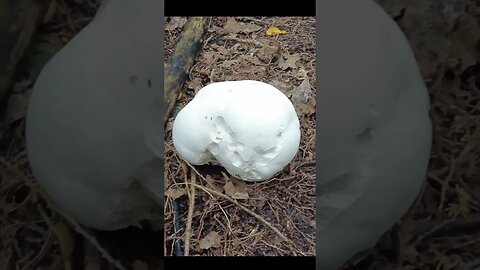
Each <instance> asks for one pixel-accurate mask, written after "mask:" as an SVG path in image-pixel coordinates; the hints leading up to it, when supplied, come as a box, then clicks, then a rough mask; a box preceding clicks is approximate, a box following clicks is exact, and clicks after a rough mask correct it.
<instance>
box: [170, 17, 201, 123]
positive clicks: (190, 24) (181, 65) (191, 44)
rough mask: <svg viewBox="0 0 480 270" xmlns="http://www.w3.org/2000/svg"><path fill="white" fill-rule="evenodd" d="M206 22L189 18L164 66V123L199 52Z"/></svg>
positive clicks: (198, 18)
mask: <svg viewBox="0 0 480 270" xmlns="http://www.w3.org/2000/svg"><path fill="white" fill-rule="evenodd" d="M208 21H209V20H208V17H192V18H190V19H189V20H188V21H187V23H186V24H185V26H184V29H183V31H182V33H181V34H180V37H179V38H178V41H177V44H176V45H175V50H174V51H173V53H172V55H171V56H170V58H169V60H168V62H167V63H166V64H165V69H164V70H165V75H164V98H165V102H166V107H167V109H166V111H165V115H164V121H165V123H166V122H167V121H168V118H169V117H170V113H171V111H172V108H173V106H174V105H175V102H176V101H177V98H178V96H179V93H180V91H181V90H182V89H183V85H184V83H185V81H186V79H187V75H188V72H189V70H190V69H191V68H192V66H193V63H194V60H195V57H196V56H197V54H198V52H199V51H200V48H201V45H202V38H203V36H204V34H205V30H206V28H207V27H206V26H207V24H208Z"/></svg>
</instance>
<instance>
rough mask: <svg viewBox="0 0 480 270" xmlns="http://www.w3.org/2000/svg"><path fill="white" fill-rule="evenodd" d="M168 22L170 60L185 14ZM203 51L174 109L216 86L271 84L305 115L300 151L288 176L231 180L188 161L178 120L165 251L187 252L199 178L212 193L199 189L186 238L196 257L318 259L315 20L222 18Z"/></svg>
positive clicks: (168, 157)
mask: <svg viewBox="0 0 480 270" xmlns="http://www.w3.org/2000/svg"><path fill="white" fill-rule="evenodd" d="M165 23H166V29H167V30H166V31H165V56H166V59H168V56H169V55H170V54H171V52H172V50H173V48H174V43H175V40H176V38H177V37H178V34H179V33H180V25H181V24H182V18H167V20H166V22H165ZM176 25H178V27H175V26H176ZM270 27H277V28H278V29H274V28H272V29H270V32H272V30H273V32H275V31H277V33H279V34H277V35H268V34H267V31H268V30H269V28H270ZM282 31H284V32H282ZM270 32H269V33H270ZM280 33H283V34H280ZM202 48H203V49H202V51H201V52H200V54H199V55H198V57H197V59H196V62H195V64H194V67H193V68H192V70H191V73H190V75H189V79H188V81H187V82H186V87H184V91H183V92H182V94H181V96H180V98H179V99H178V102H177V106H176V107H175V108H174V114H175V113H176V112H178V111H179V110H180V109H181V108H182V107H183V106H185V104H186V103H187V102H188V101H190V100H191V99H192V98H193V97H194V96H195V94H196V92H197V91H198V90H199V89H201V88H202V87H203V86H205V85H207V84H209V83H212V82H218V81H228V80H245V79H252V80H259V81H263V82H267V83H270V84H272V85H274V86H276V87H277V88H279V89H280V90H281V91H282V92H284V93H285V94H286V95H287V96H289V97H290V99H291V100H292V102H293V103H294V106H295V109H296V110H297V113H298V115H299V117H300V125H301V143H300V151H299V153H298V154H297V156H296V158H295V159H294V160H293V161H292V163H291V164H290V165H289V166H287V168H285V170H284V171H283V172H282V174H281V175H279V176H277V177H275V178H273V179H271V180H268V181H265V182H260V183H244V182H242V181H236V180H234V179H233V180H232V179H230V176H228V174H227V173H226V171H225V170H224V169H223V168H222V167H219V166H197V167H195V168H196V169H195V170H196V171H195V170H193V168H191V167H189V166H187V165H185V163H184V162H183V161H181V158H180V157H179V156H178V155H177V153H176V151H175V149H174V147H173V144H172V139H171V127H172V123H173V119H174V117H171V118H170V120H169V122H168V123H167V130H166V136H165V169H166V172H165V174H166V176H165V179H167V181H165V184H166V193H167V195H168V194H171V195H169V196H167V197H166V205H165V220H166V224H165V234H166V236H165V239H166V250H165V254H166V255H168V256H172V255H173V256H174V255H180V254H181V252H182V251H183V250H184V249H185V248H184V246H185V244H186V243H185V240H186V233H185V232H186V227H187V226H189V223H190V221H189V220H188V210H189V208H190V207H191V205H192V203H191V202H190V201H189V200H190V199H192V195H191V192H190V190H191V189H190V188H186V187H187V186H189V187H190V186H191V185H188V184H187V183H189V182H191V177H195V178H196V181H197V184H199V185H200V186H202V187H205V188H208V189H209V190H210V191H209V192H206V191H205V190H203V189H202V188H196V195H195V200H194V203H193V205H194V208H193V218H192V220H191V235H190V237H189V238H190V239H189V240H187V241H188V243H187V244H188V245H189V246H190V247H189V254H190V255H209V256H225V255H227V256H237V255H239V256H257V255H260V256H262V255H279V256H280V255H310V256H314V255H315V183H316V176H315V159H316V157H315V152H316V147H315V132H316V131H315V129H316V126H315V96H316V78H315V74H316V72H315V69H316V66H315V63H316V62H315V61H316V59H315V18H313V17H304V18H302V17H281V18H271V17H270V18H263V17H255V18H252V17H248V18H246V17H235V18H233V17H216V18H213V19H212V20H211V22H210V24H209V27H208V30H207V34H206V36H205V39H204V43H203V47H202ZM230 181H231V183H233V188H234V189H236V191H237V192H236V193H233V192H232V190H231V189H232V185H231V184H230V185H231V186H226V183H230ZM212 190H213V191H216V193H213V194H212ZM207 191H208V190H207ZM217 193H219V194H222V195H224V196H225V194H226V196H231V195H234V194H239V193H240V194H243V195H240V196H243V197H241V198H239V199H237V200H235V201H234V202H232V201H230V200H228V199H226V198H224V197H222V196H220V195H219V194H217ZM179 195H180V197H178V196H179ZM247 197H248V198H247ZM174 199H175V200H174ZM244 208H246V209H247V210H250V211H251V212H253V213H251V212H249V211H247V210H245V209H244ZM176 209H177V210H176ZM254 214H256V215H258V216H255V215H254ZM177 216H178V220H177V224H176V225H175V218H176V217H177ZM275 229H276V230H275Z"/></svg>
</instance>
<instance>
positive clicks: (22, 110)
mask: <svg viewBox="0 0 480 270" xmlns="http://www.w3.org/2000/svg"><path fill="white" fill-rule="evenodd" d="M26 83H27V82H19V83H16V84H15V89H17V88H25V87H28V86H27V85H24V84H26ZM30 94H31V89H29V90H26V91H22V90H19V91H16V90H14V93H13V94H12V95H10V97H9V98H8V101H7V108H6V115H5V120H4V121H5V124H7V125H10V124H12V123H13V122H15V121H17V120H20V119H22V118H25V115H26V113H27V107H28V101H29V100H30Z"/></svg>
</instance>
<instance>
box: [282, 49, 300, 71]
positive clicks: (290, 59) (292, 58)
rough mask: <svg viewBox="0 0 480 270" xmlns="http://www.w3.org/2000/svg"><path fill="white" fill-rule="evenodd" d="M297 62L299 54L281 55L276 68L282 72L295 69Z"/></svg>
mask: <svg viewBox="0 0 480 270" xmlns="http://www.w3.org/2000/svg"><path fill="white" fill-rule="evenodd" d="M299 60H300V55H299V54H296V53H294V54H283V55H282V56H281V57H280V59H279V61H278V67H279V68H281V69H282V70H286V69H288V68H291V69H295V68H297V61H299Z"/></svg>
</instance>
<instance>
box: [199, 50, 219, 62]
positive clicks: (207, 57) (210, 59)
mask: <svg viewBox="0 0 480 270" xmlns="http://www.w3.org/2000/svg"><path fill="white" fill-rule="evenodd" d="M215 54H216V53H215V52H212V51H206V52H204V53H203V54H202V56H203V59H204V60H203V62H205V63H206V64H211V63H212V62H213V60H214V59H215Z"/></svg>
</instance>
